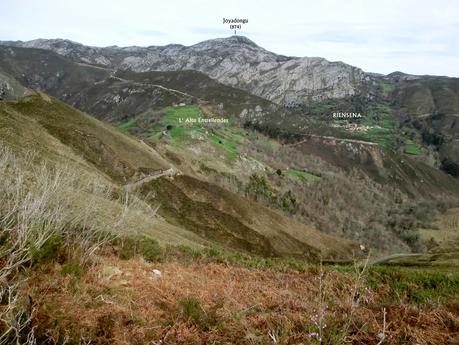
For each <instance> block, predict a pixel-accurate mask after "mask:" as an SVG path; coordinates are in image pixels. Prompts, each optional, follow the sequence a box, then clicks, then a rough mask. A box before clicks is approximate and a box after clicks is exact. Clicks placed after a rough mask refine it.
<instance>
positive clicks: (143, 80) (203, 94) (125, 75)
mask: <svg viewBox="0 0 459 345" xmlns="http://www.w3.org/2000/svg"><path fill="white" fill-rule="evenodd" d="M0 62H1V65H2V68H3V69H4V70H5V71H7V72H8V73H9V74H10V75H12V76H14V77H15V78H16V79H17V80H18V81H20V82H21V83H22V84H23V85H26V86H27V87H29V88H31V89H38V90H42V91H44V92H46V93H48V94H50V95H52V96H54V97H57V98H59V99H61V100H62V101H64V102H66V103H68V104H71V105H73V106H75V107H77V108H79V109H81V110H83V111H86V112H88V113H90V114H92V115H95V116H97V117H98V118H101V119H105V120H109V121H112V122H115V123H120V122H125V121H126V120H127V119H128V118H130V117H133V116H136V115H139V114H142V113H145V112H147V111H149V110H151V109H161V108H163V107H166V106H170V105H172V104H179V103H196V102H197V101H198V100H199V99H202V100H205V101H210V102H211V103H213V104H214V105H218V107H219V110H221V111H222V112H223V113H224V114H225V115H227V116H229V117H231V118H233V119H238V118H240V119H241V121H242V122H244V121H248V120H251V119H255V118H256V119H257V120H258V121H260V122H267V123H271V124H274V123H276V122H278V121H279V118H290V119H291V121H290V122H292V123H297V124H302V123H305V118H304V117H302V116H301V114H300V113H298V112H295V111H292V110H288V109H284V108H282V107H280V106H278V105H276V104H274V103H272V102H270V101H267V100H265V99H263V98H261V97H257V96H254V95H251V94H250V93H248V92H245V91H242V90H239V89H236V88H232V87H229V86H226V85H224V84H221V83H219V82H217V81H215V80H213V79H211V78H209V77H208V76H206V75H205V74H203V73H201V72H197V71H189V70H187V71H171V72H148V73H135V72H129V71H116V72H115V71H112V70H111V69H108V68H104V67H98V66H93V65H88V64H81V63H75V62H72V61H69V60H68V59H67V58H64V57H62V56H60V55H58V54H56V53H53V52H49V51H45V50H42V49H32V48H15V47H2V46H0Z"/></svg>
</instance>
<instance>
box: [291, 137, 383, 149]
mask: <svg viewBox="0 0 459 345" xmlns="http://www.w3.org/2000/svg"><path fill="white" fill-rule="evenodd" d="M308 137H310V138H319V139H325V140H337V141H342V142H346V143H353V144H361V145H370V146H379V144H377V143H374V142H371V141H364V140H357V139H344V138H337V137H330V136H326V135H316V134H308ZM308 141H309V139H305V140H301V141H299V142H297V143H294V144H290V145H288V146H291V147H294V146H298V145H301V144H304V143H306V142H308Z"/></svg>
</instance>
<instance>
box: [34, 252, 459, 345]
mask: <svg viewBox="0 0 459 345" xmlns="http://www.w3.org/2000/svg"><path fill="white" fill-rule="evenodd" d="M115 268H116V269H115ZM154 268H155V269H159V270H160V271H161V272H162V276H161V277H158V276H155V275H153V274H152V272H151V271H152V269H154ZM60 270H61V267H60V266H59V265H55V266H52V267H48V271H47V274H43V272H35V273H34V274H33V275H32V277H31V278H30V280H29V287H28V288H27V294H28V295H30V296H31V298H32V300H33V303H34V305H35V306H36V308H37V314H36V317H35V319H34V324H35V325H36V326H37V334H38V335H39V338H38V340H42V341H44V339H45V338H46V339H47V340H48V341H50V342H51V343H59V342H62V341H64V340H65V339H67V341H69V342H70V343H76V344H83V343H85V341H89V340H91V341H92V343H94V344H273V343H278V344H320V343H321V342H320V341H319V339H318V337H319V336H318V335H316V333H317V334H318V333H322V334H323V339H322V343H323V344H342V343H352V344H378V343H379V341H380V337H378V334H380V333H381V332H382V330H383V305H382V303H383V301H384V300H385V298H386V296H387V294H388V291H389V290H390V286H386V285H382V286H380V287H379V288H378V289H377V291H375V290H370V289H368V288H365V287H363V288H362V289H359V291H358V292H357V295H358V298H359V303H357V304H355V296H356V294H353V293H352V288H353V287H354V286H355V276H354V275H353V274H348V273H338V272H334V271H330V270H325V272H324V275H323V279H322V284H323V285H322V286H323V290H324V293H323V296H324V298H323V304H322V308H323V312H324V317H323V323H322V328H321V329H319V328H318V327H319V322H318V317H319V308H321V303H320V301H319V299H320V298H319V287H320V278H319V277H320V275H319V271H318V268H317V267H311V268H310V269H309V270H308V271H307V272H305V273H298V272H293V271H292V272H280V271H278V270H275V269H264V270H257V269H246V268H241V267H234V266H228V265H221V264H215V263H209V262H207V263H206V262H195V263H192V264H188V265H185V264H183V263H180V262H166V263H154V264H153V263H146V262H144V261H143V260H140V259H133V260H127V261H123V260H120V259H118V258H116V257H114V256H111V255H110V256H101V257H99V259H98V262H97V264H95V266H93V267H92V268H91V269H90V270H89V271H88V272H86V273H85V274H84V276H82V277H81V278H80V279H75V278H72V277H70V276H64V275H62V274H61V273H60ZM351 296H354V300H352V298H351ZM353 308H354V312H353V316H352V317H350V316H349V315H350V313H351V310H352V309H353ZM386 311H387V316H386V328H385V342H384V344H397V343H403V344H405V343H413V344H414V343H419V344H447V343H448V341H449V340H451V339H454V338H455V337H456V338H455V339H458V338H457V337H458V334H459V333H458V331H459V317H458V313H457V312H458V306H457V305H450V306H441V305H437V306H424V307H415V306H413V305H409V304H405V303H401V304H394V305H386ZM346 328H347V329H348V330H347V332H346V334H344V333H343V329H346ZM319 331H321V332H319ZM70 340H72V341H73V342H71V341H70Z"/></svg>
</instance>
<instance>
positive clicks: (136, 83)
mask: <svg viewBox="0 0 459 345" xmlns="http://www.w3.org/2000/svg"><path fill="white" fill-rule="evenodd" d="M110 78H112V79H116V80H119V81H122V82H130V83H133V84H135V85H143V86H153V87H157V88H159V89H163V90H165V91H168V92H171V93H175V94H178V95H181V96H185V97H189V98H195V97H194V96H192V95H190V94H189V93H186V92H182V91H179V90H175V89H170V88H167V87H165V86H162V85H159V84H151V83H140V82H137V81H133V80H129V79H123V78H120V77H117V76H116V75H115V74H114V73H112V74H111V75H110Z"/></svg>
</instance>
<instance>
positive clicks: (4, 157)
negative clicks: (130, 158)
mask: <svg viewBox="0 0 459 345" xmlns="http://www.w3.org/2000/svg"><path fill="white" fill-rule="evenodd" d="M36 161H37V159H36V157H35V156H34V154H33V153H28V154H26V155H22V156H19V155H14V154H13V153H12V151H10V150H9V149H7V148H1V149H0V178H1V179H2V184H0V232H1V236H0V237H1V242H0V300H2V301H5V303H3V304H2V305H0V331H1V335H0V344H10V343H17V344H23V343H27V344H33V341H34V340H33V339H34V337H33V327H31V320H32V317H33V306H32V305H30V303H28V299H27V296H23V295H22V294H21V287H22V285H23V284H24V283H25V282H26V280H27V274H26V270H27V268H28V267H30V265H31V264H32V263H33V260H34V255H36V254H37V253H39V254H40V255H43V254H41V252H40V251H42V250H43V251H44V250H45V249H43V248H44V245H45V244H46V243H47V241H50V240H51V239H52V238H55V237H56V238H59V239H60V241H62V246H64V247H66V248H67V251H66V252H67V253H68V255H69V256H71V259H72V260H75V261H78V262H79V264H80V265H82V266H84V265H87V264H88V263H89V262H90V261H91V258H92V257H93V255H92V254H94V253H95V252H96V251H97V249H98V248H100V246H101V245H102V244H103V243H104V242H106V241H108V239H109V237H110V236H109V235H108V234H107V235H104V234H105V233H106V232H105V230H114V229H115V230H116V228H117V227H120V226H123V217H124V214H125V212H126V209H128V208H129V207H131V206H132V205H133V204H136V203H137V204H140V203H141V201H140V200H139V199H138V198H137V197H136V196H135V195H133V196H132V197H130V196H128V195H125V194H121V196H120V199H122V200H118V201H117V202H119V203H120V202H122V203H123V205H124V206H123V207H124V210H125V211H123V212H122V213H121V216H120V217H119V218H110V217H109V216H106V217H105V218H104V221H106V219H110V222H108V223H104V221H100V219H99V218H100V214H101V213H103V210H102V209H101V206H100V205H99V204H100V200H101V199H110V198H111V196H112V195H113V186H112V185H110V183H108V182H107V181H105V180H103V179H102V178H97V177H95V176H92V175H91V176H89V175H85V173H84V172H83V173H82V172H81V171H77V170H76V169H74V168H73V169H72V168H71V167H67V166H62V165H56V164H51V163H45V162H42V163H38V164H37V162H36ZM138 206H139V205H135V207H138ZM46 250H49V251H53V250H54V249H53V248H51V249H46ZM45 254H46V253H45ZM49 254H51V255H53V253H49ZM46 255H47V254H46Z"/></svg>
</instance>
